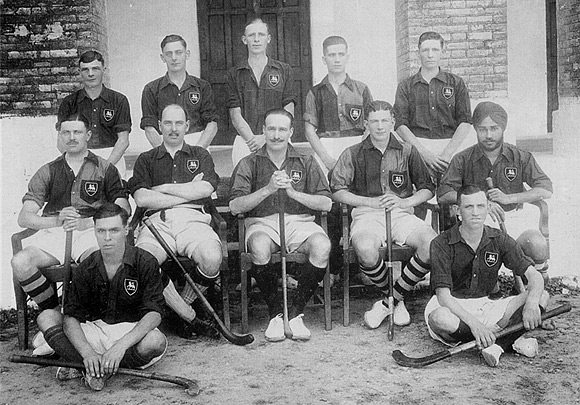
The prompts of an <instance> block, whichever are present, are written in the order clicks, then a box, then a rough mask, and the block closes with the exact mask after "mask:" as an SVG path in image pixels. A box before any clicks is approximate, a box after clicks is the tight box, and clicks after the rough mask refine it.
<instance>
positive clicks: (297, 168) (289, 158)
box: [230, 108, 332, 341]
mask: <svg viewBox="0 0 580 405" xmlns="http://www.w3.org/2000/svg"><path fill="white" fill-rule="evenodd" d="M292 121H293V117H292V114H290V113H289V112H288V111H286V110H284V109H282V108H280V109H274V110H270V111H268V112H267V113H266V116H265V118H264V128H263V130H264V134H265V137H266V144H265V145H264V146H263V147H262V148H261V149H259V150H258V151H257V152H256V153H254V154H252V155H249V156H246V157H245V158H243V159H242V160H241V161H240V163H239V164H238V166H237V167H236V169H235V170H234V174H233V176H232V191H231V200H230V209H231V211H232V214H234V215H237V214H239V213H248V218H247V219H246V227H247V231H246V244H247V246H248V251H249V252H250V253H251V255H252V262H253V263H254V269H255V274H254V278H255V280H256V282H257V284H258V287H259V288H260V291H261V292H262V297H263V298H264V300H265V301H266V304H267V305H268V311H269V315H270V319H271V320H270V324H269V325H268V329H267V330H266V339H267V340H269V341H279V340H284V338H285V336H284V328H283V321H282V315H281V312H282V306H281V303H280V297H279V295H278V278H279V277H278V275H277V272H276V269H275V268H274V266H273V265H272V264H269V262H270V258H271V254H272V252H275V251H277V250H279V246H280V229H279V206H280V199H281V198H284V199H286V202H285V207H286V208H285V212H284V220H285V230H286V246H287V250H288V252H293V251H297V252H303V253H305V254H306V255H307V256H308V263H307V265H306V266H305V267H304V268H303V269H302V271H301V272H300V274H299V275H298V287H297V289H296V292H295V294H294V298H293V302H292V307H291V308H290V310H289V314H290V315H289V319H290V328H291V329H292V334H293V336H292V338H293V339H298V340H307V339H310V331H309V330H308V329H307V328H306V327H305V326H304V323H303V321H302V317H303V316H304V315H303V313H302V312H303V310H304V307H305V306H306V303H307V302H308V300H309V299H310V298H311V297H312V295H313V294H314V291H315V290H316V287H317V286H318V283H319V282H320V281H321V280H322V279H323V277H324V273H325V270H326V266H327V264H328V255H329V253H330V241H329V239H328V237H327V236H326V234H325V233H324V230H323V229H322V228H321V227H320V226H319V225H317V224H316V223H315V222H314V215H313V212H314V211H321V210H322V211H329V210H330V208H331V205H332V201H331V199H330V189H329V187H328V182H327V181H326V179H325V177H324V174H323V173H322V170H321V168H320V166H319V165H318V163H316V161H315V160H314V158H313V157H312V156H305V155H302V154H300V153H298V152H297V151H296V150H295V149H294V148H293V147H292V145H290V143H289V141H290V137H291V136H292V133H293V131H294V128H293V126H292Z"/></svg>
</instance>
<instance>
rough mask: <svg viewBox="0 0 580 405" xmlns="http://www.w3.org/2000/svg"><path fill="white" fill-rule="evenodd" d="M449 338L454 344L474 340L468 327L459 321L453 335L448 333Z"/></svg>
mask: <svg viewBox="0 0 580 405" xmlns="http://www.w3.org/2000/svg"><path fill="white" fill-rule="evenodd" d="M449 337H450V338H452V339H453V340H454V341H456V342H470V341H472V340H473V339H475V337H474V336H473V334H472V333H471V329H469V326H467V324H466V323H465V322H463V321H461V320H460V321H459V326H458V327H457V330H456V331H455V332H453V333H450V334H449Z"/></svg>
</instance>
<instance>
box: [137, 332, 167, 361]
mask: <svg viewBox="0 0 580 405" xmlns="http://www.w3.org/2000/svg"><path fill="white" fill-rule="evenodd" d="M166 346H167V338H166V337H165V335H164V334H163V333H161V332H160V331H159V330H157V329H153V330H152V331H149V333H147V334H146V335H145V336H144V337H143V339H141V341H140V342H139V343H138V344H137V351H138V352H139V354H141V355H142V356H153V357H157V356H160V355H161V354H163V352H164V351H165V347H166Z"/></svg>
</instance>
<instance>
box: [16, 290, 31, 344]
mask: <svg viewBox="0 0 580 405" xmlns="http://www.w3.org/2000/svg"><path fill="white" fill-rule="evenodd" d="M13 284H14V295H15V298H16V314H17V318H18V347H19V348H20V350H26V349H28V306H27V305H26V293H25V292H24V290H23V289H22V287H20V282H19V281H18V280H17V279H16V278H13Z"/></svg>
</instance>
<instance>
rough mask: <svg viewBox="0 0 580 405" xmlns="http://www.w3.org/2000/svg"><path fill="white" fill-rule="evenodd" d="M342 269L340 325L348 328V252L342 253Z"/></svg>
mask: <svg viewBox="0 0 580 405" xmlns="http://www.w3.org/2000/svg"><path fill="white" fill-rule="evenodd" d="M343 256H344V268H343V271H342V325H343V326H348V325H349V324H350V289H349V284H350V280H349V277H350V274H349V271H348V270H349V260H348V252H344V253H343Z"/></svg>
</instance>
